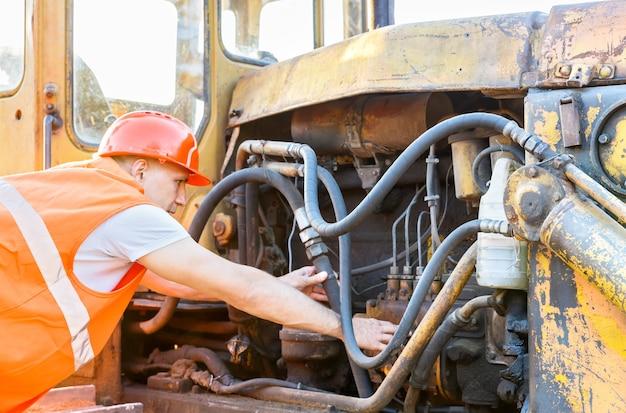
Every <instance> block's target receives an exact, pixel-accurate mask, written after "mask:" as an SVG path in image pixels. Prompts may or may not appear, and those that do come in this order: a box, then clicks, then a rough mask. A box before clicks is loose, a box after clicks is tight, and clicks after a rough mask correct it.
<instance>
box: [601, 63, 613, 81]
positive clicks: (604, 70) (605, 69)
mask: <svg viewBox="0 0 626 413" xmlns="http://www.w3.org/2000/svg"><path fill="white" fill-rule="evenodd" d="M598 75H600V79H608V78H610V77H611V76H613V68H612V67H611V66H606V65H605V66H602V67H601V68H600V72H599V73H598Z"/></svg>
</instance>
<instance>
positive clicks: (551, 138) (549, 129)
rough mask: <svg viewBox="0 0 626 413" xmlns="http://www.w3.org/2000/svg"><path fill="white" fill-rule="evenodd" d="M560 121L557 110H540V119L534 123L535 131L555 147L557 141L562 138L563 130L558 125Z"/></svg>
mask: <svg viewBox="0 0 626 413" xmlns="http://www.w3.org/2000/svg"><path fill="white" fill-rule="evenodd" d="M541 119H543V120H541ZM558 121H559V115H558V114H557V113H556V112H549V111H544V110H540V112H539V116H538V120H537V121H535V125H534V132H535V133H536V134H537V135H539V136H541V137H542V138H543V141H544V142H546V143H547V144H549V145H550V146H551V147H552V149H555V145H556V143H557V142H558V141H559V140H560V139H561V132H560V131H559V130H558V129H557V127H556V125H557V123H558Z"/></svg>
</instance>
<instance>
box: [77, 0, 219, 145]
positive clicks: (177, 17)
mask: <svg viewBox="0 0 626 413" xmlns="http://www.w3.org/2000/svg"><path fill="white" fill-rule="evenodd" d="M72 8H73V13H72V45H73V47H72V68H73V70H72V112H73V113H72V118H73V126H74V132H75V134H76V137H77V139H78V141H79V143H80V144H81V146H87V147H95V146H97V145H98V143H99V142H100V140H101V138H102V135H103V134H104V131H105V130H106V129H107V127H108V126H109V125H110V124H111V123H112V122H113V121H114V120H115V119H116V118H117V117H119V116H121V115H123V114H125V113H127V112H131V111H134V110H158V111H161V112H165V113H169V114H171V115H173V116H175V117H177V118H179V119H181V120H182V121H184V122H185V123H187V124H188V125H190V126H191V127H192V129H194V130H195V132H196V135H200V133H198V132H199V128H200V127H201V126H202V125H203V124H204V123H206V122H205V121H204V120H205V118H206V116H207V114H208V101H207V97H208V93H207V90H206V87H207V86H206V85H207V82H206V81H205V77H206V75H207V74H206V67H207V64H206V62H205V53H206V50H205V44H206V43H205V33H206V27H205V22H206V12H205V10H204V1H203V0H187V1H184V2H181V1H176V0H133V1H127V0H74V2H73V6H72Z"/></svg>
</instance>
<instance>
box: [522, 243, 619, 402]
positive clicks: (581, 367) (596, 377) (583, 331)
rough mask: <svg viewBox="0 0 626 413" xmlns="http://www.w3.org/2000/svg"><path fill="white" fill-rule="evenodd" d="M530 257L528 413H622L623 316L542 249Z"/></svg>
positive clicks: (585, 279)
mask: <svg viewBox="0 0 626 413" xmlns="http://www.w3.org/2000/svg"><path fill="white" fill-rule="evenodd" d="M530 257H531V272H532V275H531V279H530V288H529V297H528V301H529V323H530V332H531V334H530V343H529V354H530V397H531V399H530V403H531V406H530V411H533V412H549V411H554V412H592V413H593V412H623V411H626V395H625V394H624V389H625V388H626V334H625V333H624V332H625V331H626V314H625V313H624V312H623V311H622V310H620V309H619V308H618V307H617V306H615V305H614V304H613V303H611V302H609V301H607V300H606V298H605V297H604V296H603V295H602V293H601V292H600V291H599V290H598V288H597V287H596V286H595V285H592V284H591V283H590V282H589V281H588V280H587V278H586V277H585V276H584V275H583V274H579V273H574V272H573V271H572V270H571V269H570V268H569V267H568V266H567V265H566V264H565V263H564V262H563V261H561V260H560V259H559V258H558V257H556V256H554V255H553V254H552V253H551V252H550V251H548V250H547V248H546V247H543V246H537V245H535V246H533V248H532V250H531V251H530Z"/></svg>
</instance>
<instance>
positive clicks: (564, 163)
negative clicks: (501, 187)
mask: <svg viewBox="0 0 626 413" xmlns="http://www.w3.org/2000/svg"><path fill="white" fill-rule="evenodd" d="M502 134H503V135H505V136H508V137H510V138H511V139H513V140H514V141H515V142H516V143H518V144H519V145H520V146H521V147H522V148H524V149H525V150H526V151H528V152H530V153H532V154H533V155H535V156H536V157H537V158H539V159H540V160H541V161H548V160H554V162H555V166H556V167H557V168H561V167H562V168H563V172H564V173H565V176H567V178H568V179H569V180H570V181H572V182H573V183H574V184H576V186H577V187H579V188H580V189H581V190H583V191H584V192H585V193H586V194H587V195H589V196H590V197H591V198H592V199H593V200H595V201H596V202H598V203H599V204H600V205H602V206H603V207H604V208H606V209H607V210H608V211H610V212H611V213H612V214H613V215H614V216H615V217H616V218H617V220H618V221H619V222H620V223H622V224H625V223H626V204H624V203H623V202H622V201H620V200H619V198H617V197H616V196H615V195H613V194H612V193H611V192H609V191H608V190H607V189H606V188H604V187H603V186H602V185H600V184H599V183H598V182H596V181H595V180H593V179H592V178H591V177H590V176H589V175H587V174H586V173H584V172H583V171H581V170H580V169H579V168H578V167H577V166H576V165H574V164H573V163H572V162H571V160H572V159H571V158H570V157H568V155H560V154H558V153H556V152H555V151H553V150H552V149H551V148H550V146H549V145H548V144H546V143H545V142H543V141H542V140H541V139H540V138H539V137H537V136H535V135H533V134H531V133H528V132H526V131H525V130H524V129H521V128H519V127H518V126H517V124H516V123H515V122H513V121H511V123H509V124H508V125H506V126H505V128H504V131H503V133H502ZM320 233H321V232H320Z"/></svg>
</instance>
